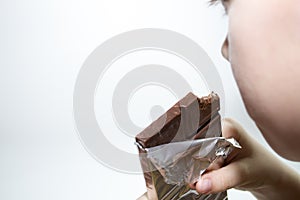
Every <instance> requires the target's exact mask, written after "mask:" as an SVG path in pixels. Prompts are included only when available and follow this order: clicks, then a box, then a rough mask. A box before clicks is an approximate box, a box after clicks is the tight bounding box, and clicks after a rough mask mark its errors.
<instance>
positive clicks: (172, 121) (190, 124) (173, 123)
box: [136, 93, 227, 200]
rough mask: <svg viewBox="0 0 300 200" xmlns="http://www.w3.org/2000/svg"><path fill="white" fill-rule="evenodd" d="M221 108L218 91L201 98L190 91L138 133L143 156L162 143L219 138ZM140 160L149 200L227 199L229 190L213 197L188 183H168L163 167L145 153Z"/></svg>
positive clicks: (137, 138) (138, 142)
mask: <svg viewBox="0 0 300 200" xmlns="http://www.w3.org/2000/svg"><path fill="white" fill-rule="evenodd" d="M219 110H220V99H219V97H218V95H217V94H215V93H211V94H209V95H208V96H204V97H202V98H198V97H197V96H195V95H194V94H192V93H188V94H187V95H186V96H185V97H184V98H183V99H181V100H180V101H179V102H177V103H176V104H175V105H174V106H173V107H171V108H170V109H169V110H168V111H167V112H166V113H165V114H163V115H162V116H161V117H159V118H158V119H157V120H155V121H154V122H153V123H152V124H150V125H149V126H148V127H147V128H145V129H144V130H143V131H142V132H141V133H139V134H138V135H137V136H136V142H137V144H138V146H139V153H140V155H142V154H143V155H145V154H147V151H146V149H147V148H151V147H155V146H159V145H163V144H168V143H173V142H180V141H188V140H194V139H201V138H210V137H219V136H220V135H221V122H220V115H219V113H218V111H219ZM140 161H141V166H142V169H143V171H144V178H145V181H146V186H147V197H148V199H149V200H174V199H186V200H192V199H224V198H225V197H226V196H227V194H226V192H223V193H219V194H215V195H210V196H207V195H199V194H197V193H195V192H194V191H192V190H191V189H190V188H189V187H188V185H172V184H167V183H166V182H165V181H164V178H163V176H162V174H161V173H160V170H159V169H156V168H155V166H154V165H153V164H152V163H151V161H150V160H149V159H148V158H147V157H146V156H140ZM149 169H151V170H149Z"/></svg>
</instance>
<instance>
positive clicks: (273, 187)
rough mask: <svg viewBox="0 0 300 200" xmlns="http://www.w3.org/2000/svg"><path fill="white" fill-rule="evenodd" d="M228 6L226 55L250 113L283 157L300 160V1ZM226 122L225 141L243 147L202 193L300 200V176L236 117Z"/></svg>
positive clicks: (203, 184)
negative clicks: (243, 193) (241, 193)
mask: <svg viewBox="0 0 300 200" xmlns="http://www.w3.org/2000/svg"><path fill="white" fill-rule="evenodd" d="M216 1H217V0H213V2H216ZM222 4H223V6H224V7H225V10H226V12H227V14H228V18H229V23H228V24H229V27H228V36H227V38H226V40H225V42H224V44H223V47H222V53H223V56H224V57H225V58H226V59H227V60H228V61H229V62H230V63H231V66H232V71H233V74H234V77H235V79H236V81H237V84H238V87H239V90H240V93H241V95H242V98H243V101H244V103H245V106H246V108H247V111H248V113H249V115H250V116H251V118H252V119H253V120H254V121H255V123H256V124H257V126H258V128H259V129H260V130H261V132H262V134H263V135H264V137H265V139H266V140H267V142H268V143H269V144H270V146H271V147H272V148H273V149H274V150H275V151H276V152H277V153H278V154H279V155H281V156H282V157H284V158H286V159H289V160H293V161H300V144H299V141H300V91H299V86H300V1H299V0H288V1H283V0H251V1H247V0H232V1H231V0H223V1H222ZM224 123H225V125H224V129H223V135H224V137H234V138H236V139H237V140H238V141H239V142H240V144H241V145H242V146H243V149H242V151H241V153H240V154H239V155H237V156H236V157H235V158H234V159H232V160H231V161H230V162H229V163H227V165H226V166H224V167H223V168H221V169H219V170H215V171H211V172H209V173H206V174H204V175H203V176H202V177H201V179H200V180H199V181H198V183H197V184H195V186H194V187H195V188H196V190H197V191H198V192H199V193H215V192H219V191H223V190H226V189H229V188H233V187H234V188H237V189H242V190H248V191H250V192H252V194H253V195H254V196H256V198H258V199H272V200H276V199H289V200H291V199H299V198H300V175H299V174H298V173H297V172H295V171H293V170H292V169H290V168H289V167H287V166H285V165H284V164H283V163H282V162H280V161H279V160H278V159H276V158H275V157H274V156H273V155H272V154H271V153H269V152H267V150H265V149H264V148H263V147H262V146H261V145H259V144H258V143H257V142H256V141H255V140H253V139H252V138H251V137H250V136H249V135H250V134H247V133H246V132H245V131H244V130H243V129H242V127H241V126H240V125H239V124H237V123H236V122H234V121H233V120H231V119H226V120H225V121H224ZM192 187H193V186H192Z"/></svg>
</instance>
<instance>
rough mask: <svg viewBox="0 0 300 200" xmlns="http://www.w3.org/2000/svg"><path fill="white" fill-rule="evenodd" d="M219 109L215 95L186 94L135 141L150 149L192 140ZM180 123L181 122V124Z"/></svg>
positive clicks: (218, 101) (218, 102)
mask: <svg viewBox="0 0 300 200" xmlns="http://www.w3.org/2000/svg"><path fill="white" fill-rule="evenodd" d="M219 109H220V100H219V97H218V95H217V94H215V93H211V94H210V95H208V96H206V97H202V98H198V97H197V96H195V95H194V94H193V93H188V94H187V95H186V96H185V97H184V98H183V99H181V100H180V101H179V102H177V103H176V104H175V105H174V106H173V107H172V108H170V109H169V110H168V111H167V112H166V113H165V114H163V115H162V116H161V117H159V118H158V119H157V120H156V121H154V122H153V123H152V124H150V125H149V126H148V127H147V128H145V129H144V130H143V131H142V132H141V133H139V134H138V135H137V136H136V141H137V142H138V143H139V144H140V145H141V146H142V147H144V148H150V147H153V146H157V145H161V144H166V143H169V142H171V141H172V142H176V141H182V140H188V139H192V137H193V134H195V133H196V132H197V130H198V129H199V128H201V127H203V126H205V125H206V124H207V123H208V122H209V121H210V120H211V118H213V117H214V115H216V114H217V112H218V111H219ZM199 113H200V116H199ZM196 118H198V120H197V119H196ZM195 119H196V121H195ZM181 121H183V122H182V123H181Z"/></svg>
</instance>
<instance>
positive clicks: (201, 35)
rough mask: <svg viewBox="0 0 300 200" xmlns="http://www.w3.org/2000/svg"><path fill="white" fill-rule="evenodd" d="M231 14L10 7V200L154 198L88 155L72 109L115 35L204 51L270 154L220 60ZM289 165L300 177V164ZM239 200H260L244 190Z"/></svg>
mask: <svg viewBox="0 0 300 200" xmlns="http://www.w3.org/2000/svg"><path fill="white" fill-rule="evenodd" d="M223 13H224V12H223V11H222V9H221V8H220V7H215V8H208V4H207V3H206V1H203V0H190V1H180V0H164V1H162V0H151V1H146V0H126V1H124V0H106V1H104V0H94V1H92V0H85V1H77V0H72V1H67V0H59V1H58V0H52V1H50V0H49V1H45V0H43V1H42V0H28V1H21V0H10V1H8V0H2V1H0V94H1V98H0V111H1V112H0V199H5V200H19V199H23V200H29V199H30V200H35V199H36V200H38V199H46V200H48V199H49V200H50V199H51V200H52V199H56V200H59V199H61V200H66V199H72V200H75V199H76V200H77V199H78V200H80V199H85V200H86V199H88V200H96V199H97V200H99V199H126V200H127V199H128V200H132V199H136V198H137V197H138V196H139V195H141V194H142V193H143V192H144V191H145V190H146V189H145V186H144V180H143V177H142V175H130V174H126V173H119V172H116V171H114V170H111V169H109V168H107V167H104V166H103V165H101V164H100V163H98V162H97V161H96V160H95V159H93V158H92V157H91V156H90V155H89V154H88V153H87V151H86V150H85V149H84V147H83V146H82V144H81V143H80V140H79V137H78V136H77V133H76V129H75V125H74V121H73V108H72V101H73V99H72V95H73V89H74V84H75V81H76V76H77V74H78V72H79V70H80V67H81V65H82V63H83V62H84V60H85V59H86V58H87V56H88V55H89V54H90V53H91V52H92V51H93V50H94V49H95V48H96V47H97V46H98V45H100V44H101V43H102V42H104V41H105V40H107V39H109V38H111V37H112V36H114V35H117V34H119V33H122V32H124V31H130V30H133V29H137V28H163V29H170V30H173V31H176V32H179V33H182V34H184V35H186V36H188V37H189V38H191V39H193V40H194V41H195V42H197V43H198V44H199V45H201V46H202V47H203V48H204V49H205V50H206V51H207V53H208V54H209V55H210V57H211V58H212V60H213V62H214V63H215V65H216V66H217V69H218V71H219V73H220V75H221V77H222V81H223V83H224V88H225V94H226V96H225V97H222V98H225V100H226V106H225V108H222V109H225V115H226V116H230V117H233V118H235V119H237V120H238V121H239V122H240V123H242V124H243V126H244V127H245V128H246V129H247V130H248V131H249V132H250V133H251V134H253V135H254V137H256V138H257V139H258V140H259V141H260V142H261V143H263V144H265V145H266V143H265V141H264V140H263V138H262V137H261V135H260V133H259V132H258V130H257V129H256V127H255V125H254V123H253V122H252V121H251V120H250V118H249V116H248V115H247V114H246V112H245V109H244V106H243V104H242V101H241V98H240V95H239V93H238V90H237V87H236V85H235V82H234V80H233V77H232V74H231V69H230V66H229V64H228V63H227V62H226V61H225V60H224V59H223V58H222V56H221V54H220V47H221V44H222V41H223V39H224V37H225V35H226V17H225V16H223ZM145 64H146V63H145ZM187 78H188V77H187ZM152 89H153V88H152ZM162 92H163V91H162ZM137 99H138V97H137ZM134 115H135V114H134V112H133V113H131V116H133V118H134ZM100 120H101V119H100ZM108 137H109V136H108ZM112 142H113V141H112ZM115 145H116V144H115ZM126 145H127V146H128V148H131V146H132V143H131V142H129V143H126V144H125V148H126ZM266 146H267V145H266ZM267 147H268V146H267ZM268 148H269V147H268ZM285 162H287V163H288V164H289V165H291V166H292V167H294V168H295V169H297V170H298V171H300V165H299V163H292V162H288V161H285ZM229 197H230V199H232V200H237V199H254V198H253V197H252V196H251V195H250V194H248V193H246V192H239V191H236V190H230V191H229Z"/></svg>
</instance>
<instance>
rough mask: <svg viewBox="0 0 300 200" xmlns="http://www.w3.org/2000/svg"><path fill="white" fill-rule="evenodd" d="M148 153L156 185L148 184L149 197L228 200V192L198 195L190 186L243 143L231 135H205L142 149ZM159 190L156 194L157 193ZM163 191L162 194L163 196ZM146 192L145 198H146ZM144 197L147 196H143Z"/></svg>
mask: <svg viewBox="0 0 300 200" xmlns="http://www.w3.org/2000/svg"><path fill="white" fill-rule="evenodd" d="M138 147H139V148H140V150H141V151H143V152H145V154H144V156H145V155H146V158H141V159H144V160H146V161H147V162H148V165H147V166H148V167H149V168H148V169H143V170H144V172H145V170H146V171H148V173H149V172H151V176H152V178H153V179H154V183H153V185H148V186H147V187H148V193H147V195H146V196H147V199H149V200H157V199H158V200H173V199H179V200H194V199H195V200H200V199H208V200H220V199H227V193H226V191H225V192H222V193H218V194H210V195H204V194H198V193H197V192H196V191H195V190H192V189H190V188H189V187H188V184H193V183H195V182H197V180H198V179H199V178H200V177H201V175H202V174H203V173H205V172H206V171H207V170H213V169H218V168H220V167H221V166H222V165H223V163H224V160H225V159H226V158H227V156H228V155H229V154H230V153H231V152H232V151H233V149H234V148H241V146H240V145H239V143H238V142H237V141H236V140H235V139H233V138H231V139H225V138H223V137H213V138H204V139H197V140H189V141H182V142H174V143H169V144H165V145H160V146H155V147H152V148H146V149H141V148H142V147H141V146H139V145H138ZM155 193H156V194H155ZM161 194H162V195H161ZM146 196H145V195H144V198H145V197H146ZM139 199H143V197H141V198H139Z"/></svg>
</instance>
